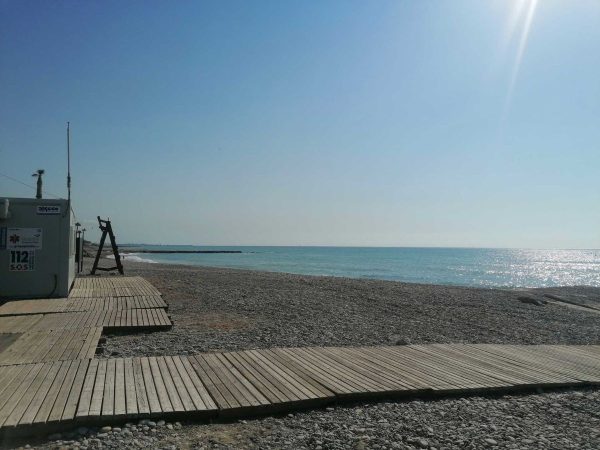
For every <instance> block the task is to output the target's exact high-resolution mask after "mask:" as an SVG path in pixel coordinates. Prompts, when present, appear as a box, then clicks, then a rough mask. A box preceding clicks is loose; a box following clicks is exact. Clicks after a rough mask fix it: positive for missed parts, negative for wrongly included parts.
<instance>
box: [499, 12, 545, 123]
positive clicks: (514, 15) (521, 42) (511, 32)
mask: <svg viewBox="0 0 600 450" xmlns="http://www.w3.org/2000/svg"><path fill="white" fill-rule="evenodd" d="M537 5H538V0H514V1H513V5H512V11H511V14H510V19H509V24H508V28H507V36H506V40H507V41H508V42H509V43H513V42H514V41H515V39H516V40H518V43H517V51H516V55H515V58H514V60H513V65H512V70H511V74H510V81H509V85H508V91H507V95H506V103H505V107H504V115H505V116H506V115H507V114H508V110H509V109H510V105H511V103H512V97H513V93H514V89H515V85H516V83H517V79H518V77H519V70H520V68H521V63H522V61H523V55H524V54H525V50H526V48H527V41H528V39H529V32H530V31H531V24H532V23H533V17H534V16H535V11H536V8H537Z"/></svg>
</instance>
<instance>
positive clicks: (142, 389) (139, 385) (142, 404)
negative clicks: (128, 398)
mask: <svg viewBox="0 0 600 450" xmlns="http://www.w3.org/2000/svg"><path fill="white" fill-rule="evenodd" d="M133 377H134V380H135V397H136V400H137V411H138V413H139V414H141V415H145V414H150V405H149V404H148V394H147V393H146V384H145V382H144V374H143V373H142V363H141V361H140V358H133Z"/></svg>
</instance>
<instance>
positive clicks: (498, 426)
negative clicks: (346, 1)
mask: <svg viewBox="0 0 600 450" xmlns="http://www.w3.org/2000/svg"><path fill="white" fill-rule="evenodd" d="M90 262H91V261H89V258H88V260H87V261H86V264H89V263H90ZM107 262H108V261H105V263H107ZM124 266H125V274H126V275H128V276H132V275H139V276H143V277H145V278H147V279H148V280H149V281H150V282H151V283H152V284H154V285H155V286H156V287H157V288H158V289H159V290H160V291H161V293H162V294H163V298H164V300H165V301H166V302H167V303H168V304H169V314H170V315H171V317H172V319H173V322H174V327H173V329H172V330H169V331H160V332H153V333H150V332H148V333H135V334H131V335H126V334H109V335H108V336H106V343H105V344H104V348H103V352H102V353H101V354H99V355H98V357H99V358H114V357H121V356H159V355H161V356H162V355H177V354H179V355H184V354H193V353H199V352H210V351H220V350H242V349H244V350H246V349H254V348H269V347H295V346H349V345H352V346H362V345H365V346H371V345H404V344H409V343H412V344H418V343H433V342H438V343H443V342H464V343H511V344H542V343H543V344H597V343H600V315H598V314H593V313H591V312H589V311H586V310H577V309H572V308H567V307H565V306H563V305H558V304H553V303H548V304H546V305H543V306H536V305H534V304H530V303H523V302H521V301H520V300H519V298H518V297H519V295H520V294H522V291H514V290H505V289H491V288H485V289H481V288H472V287H456V286H444V285H424V284H410V283H399V282H394V281H384V280H368V279H352V278H338V277H322V276H306V275H293V274H284V273H277V272H260V271H254V270H239V269H224V268H215V267H212V268H210V267H200V266H186V265H173V264H147V263H136V262H132V261H125V262H124ZM104 276H111V275H107V274H104ZM581 289H586V290H587V289H591V290H590V291H586V292H588V294H589V293H595V294H598V293H600V289H599V288H581ZM569 290H572V288H565V289H563V288H554V290H553V292H554V293H555V294H556V295H559V294H560V295H567V294H568V293H569V292H567V291H569ZM577 295H579V294H577ZM598 401H600V390H599V389H598V388H588V389H577V390H559V391H556V390H554V391H551V392H543V391H542V390H538V392H537V393H536V394H527V393H523V394H513V395H504V396H489V395H481V396H470V397H448V398H442V399H437V400H425V401H423V400H419V399H413V400H409V401H403V400H394V401H383V402H373V403H367V404H365V403H361V404H356V405H352V404H350V405H344V406H330V407H327V408H326V409H321V410H312V411H307V412H295V413H290V414H287V415H286V416H285V417H280V416H273V417H263V418H256V419H251V420H238V421H233V422H230V423H211V424H205V423H198V422H195V421H194V420H193V419H192V420H190V421H189V422H183V424H180V423H179V422H177V423H174V424H173V423H166V424H165V423H164V422H162V421H157V422H156V423H155V422H151V421H150V422H148V421H140V422H139V423H137V424H131V423H129V424H125V425H124V426H123V427H112V428H111V427H105V428H103V429H102V430H100V431H99V432H98V433H97V434H95V435H94V436H89V437H81V436H80V435H79V434H78V431H77V430H74V431H73V432H71V433H63V434H62V435H60V436H58V437H56V436H54V437H52V438H50V441H49V442H46V443H41V445H40V446H41V447H42V448H48V449H50V448H56V446H61V445H63V446H70V445H74V444H77V446H79V447H86V448H124V447H128V448H140V447H146V448H171V449H176V448H191V447H194V448H196V447H197V448H206V449H230V448H235V449H246V448H252V449H281V448H286V449H315V450H317V449H326V448H327V449H340V450H341V449H346V448H353V449H361V450H364V449H368V448H377V449H419V448H421V449H423V448H429V449H434V448H435V449H441V448H446V449H462V448H487V447H495V448H511V449H512V448H514V449H517V448H594V446H595V444H594V442H596V443H597V442H598V440H599V439H600V429H599V428H598V417H597V404H598ZM125 422H126V419H124V423H125ZM583 430H585V431H583Z"/></svg>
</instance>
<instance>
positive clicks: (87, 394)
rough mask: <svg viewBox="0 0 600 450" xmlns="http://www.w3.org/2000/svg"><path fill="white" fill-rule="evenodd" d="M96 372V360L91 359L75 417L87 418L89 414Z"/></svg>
mask: <svg viewBox="0 0 600 450" xmlns="http://www.w3.org/2000/svg"><path fill="white" fill-rule="evenodd" d="M97 371H98V360H97V359H92V360H90V363H89V365H88V370H87V373H86V375H85V380H84V382H83V388H82V390H81V396H80V397H79V404H78V406H77V413H76V417H87V416H88V415H89V413H90V405H91V403H92V394H93V393H94V385H95V384H96V373H97Z"/></svg>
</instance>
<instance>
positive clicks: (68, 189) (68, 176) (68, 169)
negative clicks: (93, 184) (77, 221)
mask: <svg viewBox="0 0 600 450" xmlns="http://www.w3.org/2000/svg"><path fill="white" fill-rule="evenodd" d="M70 128H71V122H67V200H68V202H69V206H70V205H71V130H70Z"/></svg>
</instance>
